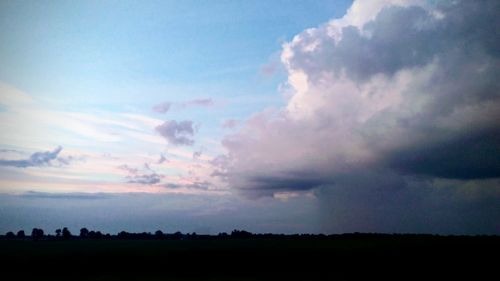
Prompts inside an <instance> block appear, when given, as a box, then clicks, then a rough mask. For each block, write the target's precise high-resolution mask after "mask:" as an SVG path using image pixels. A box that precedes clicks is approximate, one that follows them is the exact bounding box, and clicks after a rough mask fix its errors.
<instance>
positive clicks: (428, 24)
mask: <svg viewBox="0 0 500 281" xmlns="http://www.w3.org/2000/svg"><path fill="white" fill-rule="evenodd" d="M499 6H500V4H499V3H498V1H494V0H485V1H465V0H462V1H446V0H440V1H431V0H373V1H354V2H353V1H343V0H339V1H334V0H330V1H326V0H325V1H317V0H315V1H222V0H220V1H201V0H200V1H1V2H0V41H1V42H2V43H1V44H0V62H1V63H0V129H1V132H2V133H1V135H0V233H4V232H7V231H17V230H19V229H25V230H30V229H31V228H33V227H39V228H43V229H45V230H46V232H49V233H51V232H53V230H55V229H57V228H61V227H64V226H66V227H69V229H70V230H72V231H73V232H78V230H79V229H80V228H81V227H87V228H90V229H96V230H101V231H104V232H112V233H116V232H118V231H122V230H126V231H136V232H142V231H151V232H153V231H155V230H157V229H161V230H162V231H164V232H175V231H178V230H179V231H183V232H193V231H195V232H197V233H208V234H217V233H219V232H229V231H231V230H233V229H245V230H248V231H252V232H260V233H267V232H273V233H346V232H384V233H438V234H500V126H499V125H500V124H499V121H498V120H500V87H499V86H500V83H499V81H498V79H497V73H500V60H499V59H500V52H499V50H500V48H499V47H500V46H499V45H500V39H499V38H500V37H499V30H498V27H499V26H500V22H499V19H498V18H499V17H498V11H500V7H499Z"/></svg>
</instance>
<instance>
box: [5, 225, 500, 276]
mask: <svg viewBox="0 0 500 281" xmlns="http://www.w3.org/2000/svg"><path fill="white" fill-rule="evenodd" d="M0 245H1V246H0V248H1V249H2V255H1V259H2V261H1V263H2V265H3V268H4V273H6V274H7V275H11V274H12V275H13V276H16V277H17V278H19V279H23V280H357V279H365V278H383V279H386V280H387V279H391V280H396V279H398V280H400V279H403V280H408V279H424V280H425V279H434V278H442V279H444V280H446V279H451V278H458V277H461V278H463V277H469V278H471V280H479V279H482V278H486V277H487V276H490V277H491V276H494V275H495V264H496V258H495V257H496V256H497V255H498V252H499V250H500V239H499V237H498V236H484V235H483V236H439V235H422V234H371V233H350V234H338V235H322V234H319V235H312V234H294V235H283V234H253V233H250V232H247V231H244V230H234V231H232V232H231V233H219V234H218V235H200V234H196V233H181V232H175V233H163V232H162V231H160V230H158V231H156V232H155V233H149V232H143V233H129V232H125V231H122V232H119V233H117V234H107V233H106V234H104V233H101V232H100V231H94V230H88V229H87V228H82V229H81V230H80V233H79V234H78V235H74V234H72V233H71V232H70V231H69V230H68V229H67V228H62V229H57V230H56V231H55V232H54V233H53V234H52V233H51V234H47V233H45V232H44V231H43V230H42V229H38V228H34V229H33V230H32V232H31V235H26V233H25V232H24V231H22V230H21V231H18V232H17V233H14V232H8V233H7V234H6V235H3V236H1V240H0ZM19 265H23V267H24V268H25V270H19V269H18V268H19Z"/></svg>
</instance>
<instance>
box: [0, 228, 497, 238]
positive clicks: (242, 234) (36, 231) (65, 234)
mask: <svg viewBox="0 0 500 281" xmlns="http://www.w3.org/2000/svg"><path fill="white" fill-rule="evenodd" d="M464 236H467V235H447V236H440V235H436V234H396V233H394V234H383V233H359V232H354V233H344V234H330V235H325V234H273V233H264V234H255V233H251V232H248V231H245V230H237V229H235V230H233V231H232V232H231V233H226V232H221V233H219V234H217V235H209V234H197V233H196V232H192V233H182V232H180V231H177V232H174V233H164V232H163V231H161V230H157V231H155V232H154V233H151V232H140V233H133V232H127V231H120V232H118V233H116V234H109V233H102V232H101V231H94V230H88V229H87V228H85V227H83V228H81V229H80V233H79V234H78V235H76V234H73V233H71V231H69V229H68V228H67V227H63V228H58V229H56V230H55V231H54V233H53V234H46V233H45V232H44V231H43V229H40V228H33V229H32V231H31V235H27V234H26V233H25V232H24V230H19V231H18V232H17V233H14V232H12V231H9V232H7V233H6V234H5V235H0V239H11V240H16V239H17V240H35V241H37V240H70V239H73V240H78V239H109V240H111V239H128V240H148V239H151V240H153V239H154V240H187V239H232V238H238V239H248V238H280V239H287V238H291V239H297V238H305V239H308V238H314V239H327V238H334V237H335V238H360V237H364V238H368V237H371V238H383V237H418V238H425V237H427V238H431V237H464ZM476 236H482V237H489V236H495V237H498V236H496V235H476Z"/></svg>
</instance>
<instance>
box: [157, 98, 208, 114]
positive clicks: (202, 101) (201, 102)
mask: <svg viewBox="0 0 500 281" xmlns="http://www.w3.org/2000/svg"><path fill="white" fill-rule="evenodd" d="M214 105H215V102H214V100H213V99H212V98H199V99H192V100H188V101H185V102H167V101H166V102H162V103H159V104H156V105H155V106H153V108H152V109H153V111H154V112H156V113H161V114H165V113H167V112H169V111H170V110H172V109H175V108H176V109H185V108H192V107H211V106H214Z"/></svg>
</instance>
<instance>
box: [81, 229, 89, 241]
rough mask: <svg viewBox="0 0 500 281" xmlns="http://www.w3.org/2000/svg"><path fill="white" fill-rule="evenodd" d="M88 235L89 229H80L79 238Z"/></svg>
mask: <svg viewBox="0 0 500 281" xmlns="http://www.w3.org/2000/svg"><path fill="white" fill-rule="evenodd" d="M88 235H89V230H88V229H87V228H85V227H84V228H82V229H80V238H87V236H88Z"/></svg>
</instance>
